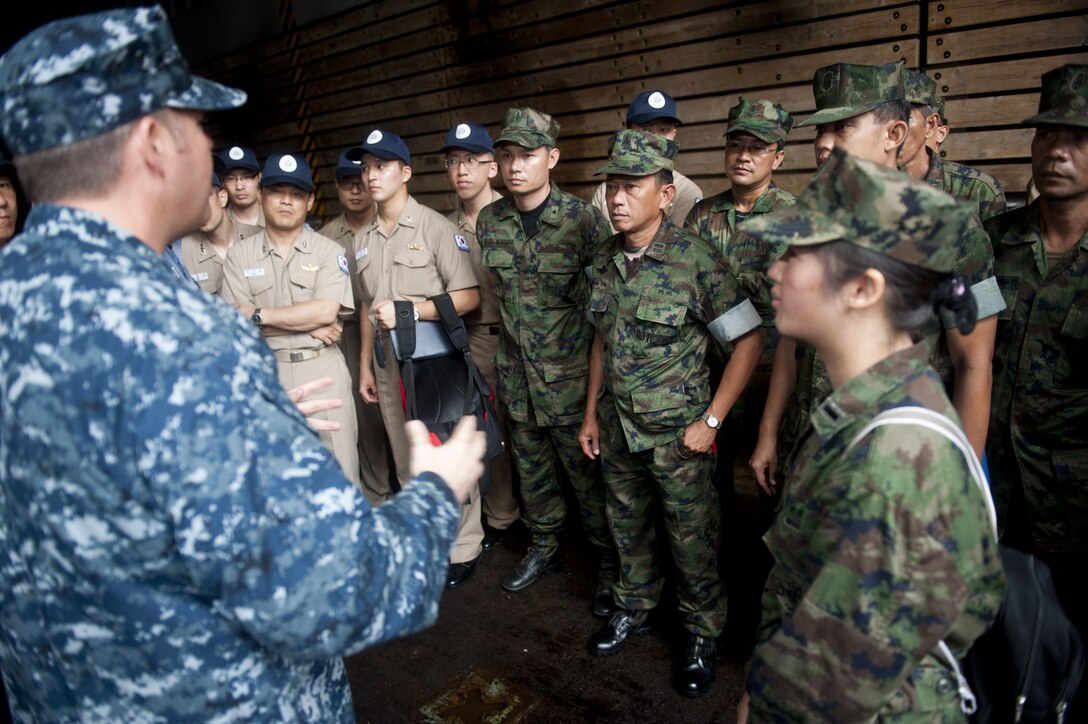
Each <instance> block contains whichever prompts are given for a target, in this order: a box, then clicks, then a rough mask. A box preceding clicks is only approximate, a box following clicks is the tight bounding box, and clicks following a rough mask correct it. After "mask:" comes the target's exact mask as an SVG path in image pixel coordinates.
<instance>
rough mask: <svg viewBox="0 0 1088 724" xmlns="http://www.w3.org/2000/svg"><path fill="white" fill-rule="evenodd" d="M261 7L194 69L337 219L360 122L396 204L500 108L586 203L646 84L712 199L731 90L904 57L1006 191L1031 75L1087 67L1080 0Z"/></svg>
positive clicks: (769, 90)
mask: <svg viewBox="0 0 1088 724" xmlns="http://www.w3.org/2000/svg"><path fill="white" fill-rule="evenodd" d="M294 1H295V2H299V1H301V0H294ZM277 2H278V7H279V10H280V14H281V20H282V25H283V28H284V32H283V33H282V34H281V35H279V36H277V37H276V38H274V39H272V40H268V41H264V42H261V43H258V44H256V45H253V46H250V47H246V48H242V49H239V50H237V51H234V52H232V53H230V54H228V55H226V56H223V57H219V58H216V59H214V60H212V61H209V62H207V63H203V64H201V66H200V67H198V68H196V70H197V71H198V72H200V73H202V74H204V75H208V76H210V77H213V78H216V79H218V80H221V81H223V82H226V83H231V84H234V85H237V86H239V87H242V88H244V89H246V90H247V91H249V93H250V96H251V98H250V102H249V104H248V105H247V107H246V108H245V109H243V110H242V111H236V112H233V113H232V114H229V115H227V116H225V117H223V118H222V119H221V120H220V121H219V125H218V127H213V133H214V135H215V136H216V140H217V147H221V146H225V145H228V144H230V143H237V142H241V143H246V144H248V145H251V146H253V147H254V148H255V149H256V150H257V153H258V155H259V156H261V157H262V158H263V157H264V156H265V155H267V154H268V153H271V152H274V151H302V152H304V153H306V154H307V156H308V157H309V158H310V161H311V164H312V165H313V166H314V168H315V172H316V174H315V175H316V176H317V181H318V203H317V205H316V206H315V209H314V211H315V215H316V216H319V217H322V216H323V217H331V216H332V215H334V214H336V213H339V207H338V204H337V202H336V193H335V189H334V187H333V185H332V181H333V173H332V169H333V166H334V165H335V161H336V156H337V154H338V152H339V151H340V150H341V149H342V148H344V147H347V146H350V145H355V144H357V143H358V142H359V141H360V140H361V139H362V138H363V137H364V136H365V135H366V133H367V132H368V131H369V130H370V129H371V128H373V127H382V128H386V129H389V130H392V131H395V132H397V133H399V134H401V135H402V136H404V138H405V140H406V141H407V143H408V146H409V148H410V149H411V151H412V154H413V171H414V174H415V175H414V176H413V180H412V182H411V190H412V193H413V194H415V195H416V197H417V198H419V199H420V200H421V201H422V202H423V203H425V204H428V205H430V206H432V207H434V208H436V209H439V210H449V209H451V208H452V207H453V203H454V197H453V195H452V194H451V193H450V191H449V188H448V186H447V183H446V179H445V174H444V169H443V168H442V165H441V159H440V158H439V156H438V154H437V151H438V149H439V148H440V147H441V146H442V144H443V140H444V134H445V131H446V130H447V129H448V128H449V127H450V126H451V125H453V124H456V123H459V122H475V123H483V124H484V125H486V126H487V127H488V128H489V129H490V130H491V131H492V133H493V134H495V133H497V132H498V128H499V122H500V119H501V117H502V113H503V111H504V110H505V109H506V108H507V107H509V106H513V105H529V106H532V107H535V108H538V109H540V110H544V111H547V112H549V113H551V114H553V115H554V116H555V117H556V118H557V119H558V120H559V122H560V123H561V124H562V131H561V133H560V138H559V148H560V150H561V154H562V157H561V160H560V163H559V166H558V169H557V171H556V173H555V178H556V179H557V180H558V182H559V183H560V185H561V186H562V187H564V188H566V189H568V190H571V191H573V192H575V193H578V194H580V195H582V196H584V197H587V198H588V197H589V196H590V195H591V194H592V191H593V189H594V187H595V185H596V182H595V180H594V179H593V178H592V176H591V174H592V172H593V171H594V170H595V169H596V168H597V167H598V166H599V165H600V164H601V162H602V159H603V158H604V157H605V153H606V142H607V139H608V137H609V135H610V134H611V133H612V132H613V131H615V130H616V129H618V128H620V127H622V125H623V121H624V117H625V112H626V107H627V104H628V103H629V102H630V100H631V99H632V98H633V97H634V96H635V95H636V94H637V93H639V92H640V91H642V90H645V89H649V88H661V89H663V90H665V91H667V92H668V93H670V94H671V95H673V96H674V97H675V98H676V99H677V102H678V105H679V112H680V115H681V118H682V120H683V121H684V125H683V126H682V127H681V129H680V134H679V137H678V140H679V141H680V144H681V154H680V158H679V160H678V168H679V169H680V170H681V171H683V172H684V173H685V174H687V175H689V176H691V177H693V178H694V179H696V180H697V182H698V183H699V184H700V185H701V186H702V188H703V190H704V192H705V193H707V194H710V193H714V192H717V191H719V190H721V189H722V188H724V187H725V186H726V180H725V178H724V175H723V172H722V153H721V135H722V133H723V131H724V117H725V114H726V111H727V109H728V108H729V107H730V106H731V105H733V104H734V103H735V102H736V100H737V98H738V97H739V96H742V95H745V96H749V97H764V98H770V99H772V100H774V101H777V102H779V103H782V104H783V105H784V106H786V107H787V108H788V109H790V110H791V111H792V112H793V113H795V114H796V115H797V117H798V119H801V118H803V117H805V116H806V115H807V114H809V113H811V112H812V110H813V108H814V102H813V99H812V93H811V88H810V81H811V78H812V74H813V71H814V70H815V69H816V68H818V67H820V66H823V65H827V64H829V63H833V62H837V61H843V62H854V63H882V62H890V61H894V60H898V59H904V60H905V61H906V62H907V64H908V65H909V66H911V67H921V68H923V69H924V70H926V71H927V72H929V73H931V74H932V75H933V76H934V77H935V78H936V79H937V82H938V85H939V88H940V90H941V92H942V93H943V94H944V95H945V96H946V98H947V115H948V116H949V118H950V121H951V124H952V129H953V130H952V134H951V135H950V137H949V139H948V141H947V142H946V144H945V146H944V149H943V150H942V154H943V155H945V156H946V157H947V158H950V159H955V160H959V161H963V162H966V163H971V164H974V165H978V166H979V167H982V168H985V169H987V170H989V171H990V172H991V173H994V174H995V175H996V176H997V177H998V178H999V179H1000V180H1001V181H1002V182H1003V183H1004V184H1006V186H1008V187H1009V190H1010V192H1018V191H1021V190H1022V189H1023V188H1024V186H1025V184H1026V182H1027V180H1028V177H1029V175H1030V170H1029V169H1028V166H1027V155H1028V146H1029V140H1030V133H1031V132H1030V131H1029V130H1027V129H1024V128H1022V127H1020V126H1019V122H1020V121H1021V120H1022V119H1023V118H1025V117H1027V116H1029V115H1031V114H1032V113H1034V111H1035V107H1036V105H1037V103H1038V87H1039V76H1040V75H1041V74H1042V73H1043V72H1044V71H1046V70H1049V69H1050V68H1053V67H1057V66H1058V65H1060V64H1062V63H1065V62H1081V63H1085V62H1088V11H1086V9H1085V3H1084V1H1083V0H1077V1H1074V0H1019V1H1018V2H1016V3H994V2H992V1H991V0H942V1H940V2H926V1H925V0H913V1H903V0H898V1H896V0H884V1H883V2H881V1H874V0H779V1H777V2H731V3H722V2H718V1H717V0H673V1H672V2H668V3H662V2H653V1H651V0H634V1H632V2H614V1H610V0H551V1H550V2H543V1H540V0H449V1H447V2H434V1H433V0H376V1H375V2H369V3H367V4H365V5H364V6H362V7H359V8H356V9H352V10H349V11H347V12H344V13H341V14H338V15H336V16H334V17H330V18H327V19H324V20H321V21H318V22H315V23H313V24H311V25H308V26H304V27H299V26H297V24H296V23H295V22H294V19H293V12H292V4H291V3H292V0H277ZM812 137H813V132H812V130H811V129H798V130H796V131H794V133H793V134H791V136H790V139H789V144H788V148H787V157H786V161H785V163H784V165H783V168H782V169H781V172H780V173H779V176H778V178H779V182H780V184H781V185H783V186H785V187H787V188H789V189H791V190H797V189H799V188H800V187H801V186H803V185H804V183H805V181H806V180H807V179H808V177H809V176H810V175H811V173H812V171H813V169H814V165H815V164H814V159H813V153H812V151H811V142H812Z"/></svg>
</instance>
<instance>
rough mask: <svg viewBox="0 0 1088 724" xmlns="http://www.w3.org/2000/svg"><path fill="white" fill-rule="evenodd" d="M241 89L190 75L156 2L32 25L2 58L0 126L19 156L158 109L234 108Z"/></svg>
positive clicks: (108, 128) (242, 98) (96, 132)
mask: <svg viewBox="0 0 1088 724" xmlns="http://www.w3.org/2000/svg"><path fill="white" fill-rule="evenodd" d="M245 100H246V94H245V93H244V92H242V91H240V90H237V89H234V88H229V87H227V86H224V85H220V84H219V83H215V82H213V81H210V80H206V79H204V78H200V77H197V76H195V75H192V74H190V73H189V64H188V63H186V62H185V58H184V57H182V55H181V51H180V50H179V49H178V46H177V43H176V42H175V41H174V34H173V32H172V31H171V30H170V23H169V21H168V20H167V17H166V13H165V11H163V9H162V8H161V7H149V8H131V9H118V10H106V11H103V12H98V13H92V14H90V15H80V16H78V17H74V18H65V19H63V20H56V21H54V22H52V23H49V24H47V25H43V26H42V27H40V28H38V29H37V30H33V31H31V32H30V33H29V34H27V35H26V37H24V38H23V39H22V40H20V41H19V42H17V43H16V44H15V45H13V46H12V47H11V49H10V50H8V52H6V53H5V54H4V56H3V57H2V58H0V127H2V133H3V136H4V140H5V141H6V142H7V144H8V147H9V148H10V149H11V151H12V153H14V154H16V155H22V154H27V153H33V152H35V151H41V150H43V149H46V148H53V147H55V146H61V145H66V144H69V143H74V142H76V141H80V140H82V139H85V138H91V137H92V136H97V135H100V134H102V133H106V132H107V131H111V130H113V129H114V128H117V127H119V126H122V125H124V124H126V123H129V122H131V121H134V120H136V119H137V118H139V117H141V116H145V115H147V114H149V113H153V112H154V111H157V110H159V109H160V108H177V109H182V110H199V111H213V110H225V109H228V108H237V107H238V106H240V105H242V104H243V103H245Z"/></svg>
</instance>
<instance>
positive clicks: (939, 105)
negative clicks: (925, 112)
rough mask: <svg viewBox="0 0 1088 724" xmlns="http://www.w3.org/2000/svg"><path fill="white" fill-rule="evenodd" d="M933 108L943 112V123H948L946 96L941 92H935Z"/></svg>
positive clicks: (940, 112)
mask: <svg viewBox="0 0 1088 724" xmlns="http://www.w3.org/2000/svg"><path fill="white" fill-rule="evenodd" d="M933 110H935V111H937V113H939V114H941V123H943V124H945V125H948V116H946V115H945V114H944V96H942V95H940V94H939V93H934V94H933Z"/></svg>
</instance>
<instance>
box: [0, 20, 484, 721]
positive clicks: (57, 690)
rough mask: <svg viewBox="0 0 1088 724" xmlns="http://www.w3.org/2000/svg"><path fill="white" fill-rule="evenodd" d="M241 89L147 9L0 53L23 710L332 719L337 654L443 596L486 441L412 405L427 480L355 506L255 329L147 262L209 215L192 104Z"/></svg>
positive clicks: (6, 516) (3, 346)
mask: <svg viewBox="0 0 1088 724" xmlns="http://www.w3.org/2000/svg"><path fill="white" fill-rule="evenodd" d="M244 101H245V94H244V93H242V92H241V91H237V90H234V89H232V88H227V87H225V86H221V85H219V84H216V83H212V82H210V81H206V80H204V79H202V78H197V77H194V76H192V75H191V74H190V73H189V68H188V64H187V63H186V62H185V60H184V58H183V57H182V55H181V53H180V51H179V50H178V47H177V44H176V43H175V42H174V37H173V33H172V32H171V31H170V27H169V24H168V23H167V18H166V14H165V12H164V11H163V10H162V9H161V8H159V7H151V8H134V9H123V10H110V11H106V12H101V13H95V14H93V15H85V16H81V17H76V18H68V19H65V20H59V21H56V22H53V23H50V24H49V25H46V26H43V27H42V28H39V29H38V30H35V31H33V32H32V33H30V35H28V36H27V37H26V38H24V39H22V40H21V41H19V42H18V43H16V44H15V45H14V46H12V48H11V49H10V50H9V51H7V53H5V54H4V56H3V57H2V58H0V103H2V104H3V106H4V108H5V109H6V112H5V113H4V114H3V116H2V117H0V131H2V135H3V138H4V140H5V142H6V143H7V144H8V145H9V148H10V149H11V151H12V153H13V155H14V160H15V164H16V167H17V168H18V170H19V178H20V181H22V182H23V184H24V185H25V187H26V189H27V194H28V196H29V197H30V198H31V199H32V200H33V201H34V204H35V205H34V208H33V209H31V211H30V213H29V215H28V217H27V220H26V229H25V231H24V233H22V234H20V235H19V236H17V237H16V238H15V239H13V240H12V241H11V242H10V243H9V244H8V245H7V246H6V247H5V248H4V250H3V252H2V253H0V254H2V258H0V399H3V401H4V404H3V414H2V415H0V449H3V451H4V454H3V455H2V456H0V501H2V503H0V506H2V513H3V514H2V515H0V570H3V575H4V582H5V585H4V586H3V587H0V626H2V628H3V631H4V636H2V637H0V664H2V666H3V674H4V685H5V688H6V690H7V693H8V696H9V699H10V702H11V708H12V713H13V718H14V719H15V720H16V721H75V720H81V719H87V718H91V719H98V720H102V721H136V720H139V721H215V720H219V721H226V720H249V721H284V720H287V721H317V720H324V721H350V720H351V718H352V709H353V707H352V702H351V689H350V688H349V686H348V681H347V676H346V673H345V671H344V665H343V662H342V657H344V656H348V655H350V654H354V653H356V652H358V651H359V650H360V649H362V648H364V647H366V646H369V645H373V644H376V643H378V642H381V641H386V640H388V639H391V638H394V637H396V636H399V635H402V634H404V633H408V632H411V631H415V630H418V629H420V628H422V627H424V626H427V625H430V624H431V623H433V622H434V620H435V619H436V617H437V613H438V598H439V595H440V594H441V592H442V590H443V588H442V586H443V583H444V578H445V572H446V556H447V554H448V552H449V547H450V545H451V543H452V541H453V535H454V531H455V530H456V523H457V517H458V516H457V514H458V510H459V501H460V500H463V499H465V498H466V497H467V496H468V489H469V488H470V487H471V486H472V485H474V484H475V482H476V479H477V478H478V477H479V475H480V473H481V472H482V470H483V467H482V465H481V464H480V463H479V462H478V461H479V460H480V458H481V457H482V455H483V450H484V446H485V441H484V440H483V437H484V436H483V435H482V434H473V433H471V432H470V431H471V429H472V427H473V425H472V422H467V423H466V424H465V425H464V427H462V428H461V434H460V435H455V436H454V437H453V438H452V439H451V441H450V442H448V443H447V444H446V445H444V446H442V447H441V448H434V447H432V446H431V445H430V444H429V442H428V440H427V434H426V430H425V428H424V427H423V426H422V425H414V426H413V428H412V434H413V436H414V440H415V441H416V442H417V443H420V444H418V445H417V446H416V447H415V449H414V452H413V456H414V457H413V460H414V464H415V470H416V471H417V472H418V475H417V476H416V477H415V479H414V480H413V484H412V485H411V486H410V487H409V488H408V489H407V490H405V491H404V492H403V493H401V495H400V496H398V498H397V499H396V500H393V501H392V502H390V503H388V504H386V505H385V506H383V508H382V509H380V510H374V509H372V508H371V507H370V506H369V505H368V504H367V503H366V501H365V500H364V499H363V498H362V496H361V495H359V493H358V491H357V490H356V488H355V487H353V486H352V485H351V484H350V483H349V482H348V481H347V480H346V479H345V477H344V475H343V473H342V472H341V470H340V466H339V465H338V464H337V463H336V461H335V460H334V459H333V457H332V456H331V455H329V453H328V452H327V451H326V450H325V449H324V448H323V447H322V446H321V442H320V439H319V437H318V436H317V435H316V434H315V433H314V431H313V430H311V429H310V428H309V427H308V426H307V425H306V421H305V420H304V419H303V417H302V416H301V415H300V414H299V411H298V410H296V409H295V407H294V405H293V404H292V398H291V397H288V395H287V394H286V393H285V392H284V389H283V386H282V385H281V384H280V382H279V380H278V379H277V377H276V360H275V358H274V357H273V354H272V352H271V351H270V350H269V346H268V345H267V344H265V341H264V340H263V339H262V338H261V335H260V334H259V333H258V331H257V330H256V329H255V328H254V327H253V326H252V325H251V324H250V323H249V322H247V321H246V320H245V319H243V318H242V317H240V316H239V315H238V314H237V313H236V312H235V311H234V310H232V309H231V308H230V307H228V306H227V305H225V304H222V303H220V302H218V301H217V300H215V299H213V298H212V297H211V296H210V295H208V294H206V293H204V292H203V291H201V290H199V289H197V288H196V286H195V285H193V284H191V283H190V282H189V281H188V280H178V279H177V278H176V277H175V276H174V274H173V273H172V272H171V270H170V269H169V267H168V266H167V265H166V263H165V262H164V260H163V258H162V256H161V255H162V252H163V250H164V249H165V248H166V246H167V245H168V244H169V243H170V242H171V241H172V240H173V239H176V238H178V237H179V236H181V235H182V234H184V233H186V232H187V231H188V230H191V229H193V228H196V227H199V226H200V225H201V223H203V221H204V218H205V217H206V215H207V213H208V202H207V196H208V180H209V179H210V178H211V173H212V162H211V139H209V138H208V137H207V135H205V133H204V131H203V129H202V127H201V117H202V113H201V112H202V111H211V110H225V109H228V108H236V107H238V106H240V105H241V104H242V103H243V102H244ZM92 160H93V161H94V162H91V161H92ZM274 163H276V162H274ZM277 165H278V163H277ZM247 241H248V240H247ZM328 243H330V244H332V242H328ZM235 248H238V247H237V246H235ZM232 251H233V250H232ZM344 276H345V277H346V274H344ZM307 391H308V390H307V389H303V390H301V391H296V393H297V394H299V395H304V394H305V393H306V392H307ZM295 399H297V398H295ZM320 407H322V406H321V405H317V406H316V408H315V409H319V408H320ZM428 471H431V472H428Z"/></svg>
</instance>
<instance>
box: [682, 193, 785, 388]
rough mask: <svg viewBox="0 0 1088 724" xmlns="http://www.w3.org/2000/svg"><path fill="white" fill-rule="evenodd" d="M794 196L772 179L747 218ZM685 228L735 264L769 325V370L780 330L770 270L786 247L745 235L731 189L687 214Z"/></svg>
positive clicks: (765, 354) (762, 366) (763, 366)
mask: <svg viewBox="0 0 1088 724" xmlns="http://www.w3.org/2000/svg"><path fill="white" fill-rule="evenodd" d="M794 198H795V197H794V195H793V194H791V193H790V192H789V191H786V190H784V189H780V188H778V186H776V185H775V184H774V183H773V182H772V183H771V185H770V188H768V189H767V190H766V191H765V192H764V193H763V195H762V196H760V197H759V199H757V200H756V203H755V205H754V206H753V207H752V210H751V211H749V212H748V213H747V215H746V218H748V219H750V218H752V217H753V216H756V215H758V214H766V213H767V212H769V211H774V210H775V209H781V208H784V207H786V206H792V205H793V202H794ZM684 228H685V229H686V230H687V231H690V232H691V233H693V234H698V235H699V236H701V237H703V238H704V239H706V240H707V241H709V242H711V243H712V244H714V245H715V246H716V247H717V248H718V251H720V252H721V253H722V256H724V257H725V258H726V261H728V262H729V264H730V265H731V266H732V267H733V271H734V273H736V275H737V277H738V278H739V279H740V281H741V285H742V287H743V288H744V291H745V293H746V294H747V295H748V297H749V298H750V299H751V300H752V303H753V304H754V305H755V307H756V311H758V312H759V315H760V317H762V319H763V326H764V327H766V328H767V329H766V330H765V331H766V332H767V336H766V337H765V339H764V344H763V356H762V358H761V360H760V365H759V369H766V370H770V367H771V361H772V360H773V358H774V348H775V346H776V343H777V341H778V333H777V331H776V330H775V329H774V307H772V306H771V285H770V284H769V283H768V281H767V269H768V268H769V267H770V265H771V262H773V261H774V260H775V259H777V258H778V257H779V255H780V254H781V253H782V252H783V251H784V249H782V248H771V247H768V246H767V244H766V243H764V242H763V241H762V240H760V239H756V238H755V237H753V236H750V235H748V234H745V233H744V230H743V229H741V230H740V231H738V230H737V210H736V207H735V206H734V205H733V190H732V189H726V190H725V191H722V192H721V193H720V194H715V195H714V196H711V197H709V198H706V199H703V200H702V201H700V202H699V203H697V204H696V205H695V207H694V208H693V209H692V210H691V213H690V214H688V218H687V220H686V221H685V222H684ZM730 347H731V345H730ZM727 352H731V350H727Z"/></svg>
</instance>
